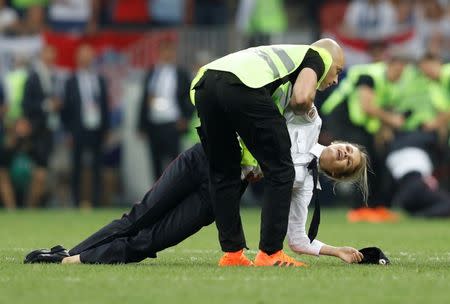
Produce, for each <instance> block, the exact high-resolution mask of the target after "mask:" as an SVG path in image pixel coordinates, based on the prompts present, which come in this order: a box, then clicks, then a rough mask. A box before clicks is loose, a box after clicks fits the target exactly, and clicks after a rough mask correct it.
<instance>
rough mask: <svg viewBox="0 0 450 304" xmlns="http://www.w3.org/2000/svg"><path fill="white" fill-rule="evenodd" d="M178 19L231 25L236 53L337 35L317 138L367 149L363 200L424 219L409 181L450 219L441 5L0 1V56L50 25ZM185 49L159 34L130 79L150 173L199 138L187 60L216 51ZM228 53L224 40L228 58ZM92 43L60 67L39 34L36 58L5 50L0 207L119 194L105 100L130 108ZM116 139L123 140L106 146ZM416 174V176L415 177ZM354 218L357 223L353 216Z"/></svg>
mask: <svg viewBox="0 0 450 304" xmlns="http://www.w3.org/2000/svg"><path fill="white" fill-rule="evenodd" d="M186 25H189V27H190V28H193V29H196V28H198V29H204V28H208V29H210V28H214V29H216V28H219V29H229V30H230V31H231V32H232V33H236V34H235V37H238V35H240V36H242V37H244V38H245V39H244V40H245V41H246V43H245V45H244V47H245V46H250V45H258V44H269V43H280V42H283V43H309V42H311V41H312V40H313V39H315V38H318V37H319V36H329V37H333V38H335V39H336V40H337V41H338V42H340V43H341V44H342V45H343V47H344V49H345V50H346V56H347V62H348V63H349V64H348V66H347V69H346V71H345V73H344V75H343V79H342V81H341V84H340V85H339V86H338V87H337V88H336V89H334V90H333V91H328V92H325V94H319V95H318V96H317V101H316V104H317V105H318V107H319V108H320V110H321V113H322V116H323V117H324V121H325V123H324V130H323V132H322V136H321V142H322V143H324V144H327V143H329V142H331V141H332V140H336V139H342V140H348V141H352V142H356V143H360V144H363V145H365V146H366V147H367V148H368V151H369V153H370V157H371V160H372V171H373V174H371V178H370V182H371V185H370V186H371V193H372V195H371V197H370V199H369V205H370V206H371V207H379V206H383V207H390V206H391V205H393V204H394V205H396V206H399V207H402V208H405V209H406V210H408V211H409V212H411V213H413V214H421V215H423V214H425V213H426V212H428V211H424V208H425V207H430V206H419V205H420V204H422V203H421V201H420V202H419V203H418V201H419V200H417V199H416V200H415V202H413V203H411V202H410V201H411V198H408V197H407V195H405V194H404V193H406V192H408V193H414V192H413V191H411V190H408V191H406V190H405V185H411V184H413V185H415V189H421V191H420V193H422V194H423V193H425V192H426V191H425V190H424V189H428V190H430V193H431V194H429V195H435V196H436V197H433V196H426V197H424V198H423V201H427V200H433V201H438V202H444V203H442V204H441V205H440V206H433V208H434V209H433V210H432V211H429V212H430V214H434V213H438V214H443V213H445V212H446V211H445V210H446V209H445V208H446V207H445V206H447V205H446V202H448V207H447V208H448V215H450V199H448V195H447V192H446V191H449V190H450V186H449V184H450V183H449V175H450V167H449V162H450V160H449V157H450V156H449V155H450V153H449V145H450V142H449V134H448V131H449V122H450V114H449V113H450V99H449V94H450V68H449V66H448V65H447V64H446V62H448V60H449V59H450V1H448V0H416V1H407V0H391V1H388V0H353V1H350V0H349V1H345V0H328V1H327V0H315V1H294V0H285V1H283V0H111V1H108V0H53V1H51V0H10V1H7V0H0V55H1V54H2V52H7V51H6V49H7V48H8V45H6V42H5V41H8V43H9V42H11V41H14V40H17V41H19V40H20V39H23V38H24V37H30V36H35V35H37V36H39V35H42V34H44V33H48V32H58V33H67V35H72V34H74V33H75V34H77V35H81V36H92V35H95V34H96V33H101V32H102V31H105V30H108V31H120V32H123V33H127V31H133V32H135V31H138V32H139V31H140V32H143V33H146V32H147V31H159V30H163V29H166V28H170V29H173V30H174V31H175V32H176V31H178V30H180V29H182V28H183V27H185V26H186ZM305 31H306V32H307V33H308V34H307V35H306V36H301V37H307V39H308V41H292V40H289V38H287V41H286V39H285V40H283V38H282V37H284V35H287V34H288V33H290V32H294V33H296V32H302V33H303V32H305ZM280 37H281V38H280ZM294 37H295V36H294ZM220 39H222V38H221V37H218V40H220ZM222 40H223V39H222ZM182 43H184V45H183V44H182ZM186 44H189V41H187V42H186V41H179V40H177V39H173V38H168V39H163V40H159V41H158V42H157V44H155V45H153V46H152V49H153V50H156V51H155V52H156V54H157V56H155V58H154V61H153V62H152V64H151V66H149V67H148V68H147V67H146V68H145V73H144V74H145V76H144V77H141V78H142V79H141V80H140V81H139V85H138V87H139V91H140V93H139V96H140V97H139V102H138V104H139V106H138V109H137V111H136V112H137V113H136V121H135V122H133V123H134V128H133V129H134V132H135V134H138V135H139V138H140V139H141V140H142V141H143V142H144V143H146V145H148V152H149V156H148V161H149V163H150V167H149V168H148V171H149V172H151V174H150V175H151V176H153V178H157V177H158V176H160V175H161V173H162V171H163V170H164V168H165V167H166V166H167V164H168V163H169V162H170V161H171V160H173V159H174V158H175V157H176V156H177V155H178V153H179V152H180V151H181V150H182V149H184V148H185V147H186V145H190V144H192V143H193V142H195V141H196V135H195V129H194V126H195V124H196V115H195V113H194V109H193V107H192V105H191V104H190V101H189V84H190V81H191V79H192V76H193V74H194V73H195V70H196V68H198V66H200V65H202V64H204V63H207V62H208V61H209V60H211V59H213V55H211V53H208V51H205V50H202V51H200V50H199V51H198V52H196V58H192V60H191V61H190V62H188V64H186V62H183V63H184V64H183V65H182V64H180V60H179V59H180V57H182V55H183V52H185V51H186V49H187V48H186ZM233 47H234V45H233V44H232V43H231V46H229V47H228V49H227V50H226V52H231V51H234V50H235V49H233ZM101 51H102V50H98V49H96V48H95V46H94V45H91V44H90V43H87V42H83V43H81V44H80V45H77V47H76V51H75V52H74V58H73V60H74V62H75V66H74V67H72V69H69V70H67V68H66V67H64V68H63V69H62V67H61V66H59V65H58V64H57V62H58V57H59V56H61V55H64V53H66V52H67V50H66V49H64V48H61V47H59V46H56V45H53V44H52V43H50V42H48V41H45V39H44V40H43V42H42V43H40V44H39V47H38V49H37V50H36V51H35V52H31V53H29V52H23V53H21V52H13V54H10V55H11V56H9V57H6V58H8V62H7V64H6V65H5V64H4V62H1V61H2V60H1V58H0V78H1V82H0V202H1V203H2V205H3V206H4V207H6V208H9V209H14V208H17V207H22V206H23V207H40V206H49V205H52V204H63V205H65V206H75V207H84V206H87V207H89V206H93V207H100V206H104V205H111V204H114V203H115V202H117V201H120V191H121V186H120V185H121V180H122V172H121V169H120V168H121V166H120V162H121V156H120V146H121V144H122V142H121V139H120V137H119V139H117V138H116V139H114V133H115V131H117V129H118V130H119V131H120V129H121V128H122V127H123V123H122V122H120V120H119V122H117V119H116V117H115V114H114V113H113V112H114V111H113V109H112V108H113V106H112V104H113V102H112V101H111V100H112V99H119V100H120V101H119V103H120V105H119V108H120V109H122V110H123V109H124V108H126V107H127V103H126V102H125V101H124V98H123V97H121V96H119V97H118V96H117V90H114V86H113V84H112V83H111V81H110V79H109V78H108V77H107V76H108V75H105V74H104V71H103V70H101V69H99V68H98V64H97V62H96V61H97V59H98V55H99V52H101ZM214 55H221V54H214ZM120 94H121V92H120ZM111 142H116V144H117V145H116V146H117V147H118V148H117V149H106V147H108V145H109V143H111ZM405 149H406V150H405ZM405 151H406V152H405ZM55 163H56V165H55ZM61 164H64V165H61ZM418 176H419V179H420V181H423V183H424V184H422V183H421V182H419V181H418V180H413V182H411V181H412V178H413V177H418ZM405 181H408V182H407V183H405ZM322 183H323V185H324V186H323V188H324V191H322V194H321V196H322V201H324V202H330V205H331V204H338V203H339V202H340V201H345V202H349V201H351V202H352V206H353V207H355V210H357V206H360V205H361V204H362V202H361V198H360V197H358V196H356V195H351V194H350V193H354V192H355V191H349V190H350V189H349V188H348V187H347V186H346V185H343V186H339V187H337V188H336V189H333V186H331V185H330V184H329V183H328V182H327V181H325V180H324V181H322ZM419 184H420V185H425V186H424V187H426V188H424V189H423V188H421V187H419ZM261 187H263V186H262V185H256V186H255V187H254V188H253V191H252V192H251V194H250V195H249V197H247V199H250V200H257V198H258V195H260V192H261ZM346 187H347V188H346ZM333 192H336V194H337V200H336V198H334V197H335V196H334V195H333ZM113 197H119V199H116V201H115V200H114V199H113ZM405 197H406V198H405ZM415 198H417V195H416V196H415ZM52 201H54V202H56V203H52ZM424 204H425V203H424ZM436 210H437V211H436ZM433 212H434V213H433ZM352 216H353V219H355V220H357V219H358V218H359V217H360V216H361V214H359V213H355V214H353V215H352ZM372 219H373V220H374V221H377V219H376V218H372Z"/></svg>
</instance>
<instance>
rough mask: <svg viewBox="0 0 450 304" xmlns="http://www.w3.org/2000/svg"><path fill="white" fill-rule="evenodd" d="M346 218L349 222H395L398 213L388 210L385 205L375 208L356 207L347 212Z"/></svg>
mask: <svg viewBox="0 0 450 304" xmlns="http://www.w3.org/2000/svg"><path fill="white" fill-rule="evenodd" d="M347 220H348V221H349V222H350V223H359V222H367V223H384V222H396V221H398V214H396V213H395V212H393V211H390V210H389V209H387V208H386V207H376V208H368V207H364V208H358V209H354V210H350V211H349V212H348V213H347Z"/></svg>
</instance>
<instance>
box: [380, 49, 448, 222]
mask: <svg viewBox="0 0 450 304" xmlns="http://www.w3.org/2000/svg"><path fill="white" fill-rule="evenodd" d="M406 71H407V73H405V74H406V75H405V77H402V80H401V82H400V84H399V87H398V98H397V100H396V101H395V102H393V103H392V104H391V105H390V107H391V108H392V110H393V111H395V112H396V113H401V114H402V115H404V117H405V123H404V125H403V126H402V128H401V129H399V130H396V131H395V132H391V133H392V136H393V140H392V141H391V144H390V145H389V147H388V154H387V157H386V167H387V168H388V169H389V171H390V173H391V175H392V183H390V184H391V185H392V187H391V189H390V197H391V201H392V204H393V205H394V206H396V207H400V208H402V209H404V210H405V211H407V212H408V213H409V214H411V215H413V216H414V215H416V216H425V217H448V216H449V214H450V196H449V195H448V192H446V191H445V190H443V189H440V188H439V182H440V181H442V179H441V178H442V177H445V175H447V177H448V174H449V172H448V169H447V168H446V163H447V165H448V161H449V158H448V157H449V155H450V153H449V146H448V145H447V140H448V131H449V122H450V103H449V101H450V98H449V93H450V91H449V87H448V86H445V84H447V85H448V83H446V82H445V81H443V80H444V79H445V77H442V76H444V75H445V74H444V73H445V71H444V69H443V65H442V63H441V61H440V59H439V58H438V57H436V56H434V55H431V54H426V55H425V56H423V57H422V58H421V59H420V60H419V62H418V63H417V66H409V67H408V68H407V70H405V72H406ZM439 179H441V180H439Z"/></svg>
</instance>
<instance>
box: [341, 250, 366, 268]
mask: <svg viewBox="0 0 450 304" xmlns="http://www.w3.org/2000/svg"><path fill="white" fill-rule="evenodd" d="M336 249H337V254H336V256H337V257H338V258H340V259H341V260H343V261H344V262H346V263H349V264H352V263H358V262H361V260H362V259H363V257H364V256H363V254H362V253H361V252H359V251H358V250H356V249H355V248H352V247H337V248H336Z"/></svg>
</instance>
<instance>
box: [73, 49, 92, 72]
mask: <svg viewBox="0 0 450 304" xmlns="http://www.w3.org/2000/svg"><path fill="white" fill-rule="evenodd" d="M94 58H95V52H94V49H93V48H92V47H91V46H90V45H89V44H82V45H80V47H78V50H77V64H78V68H80V69H88V68H90V67H91V65H92V63H93V62H94Z"/></svg>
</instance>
